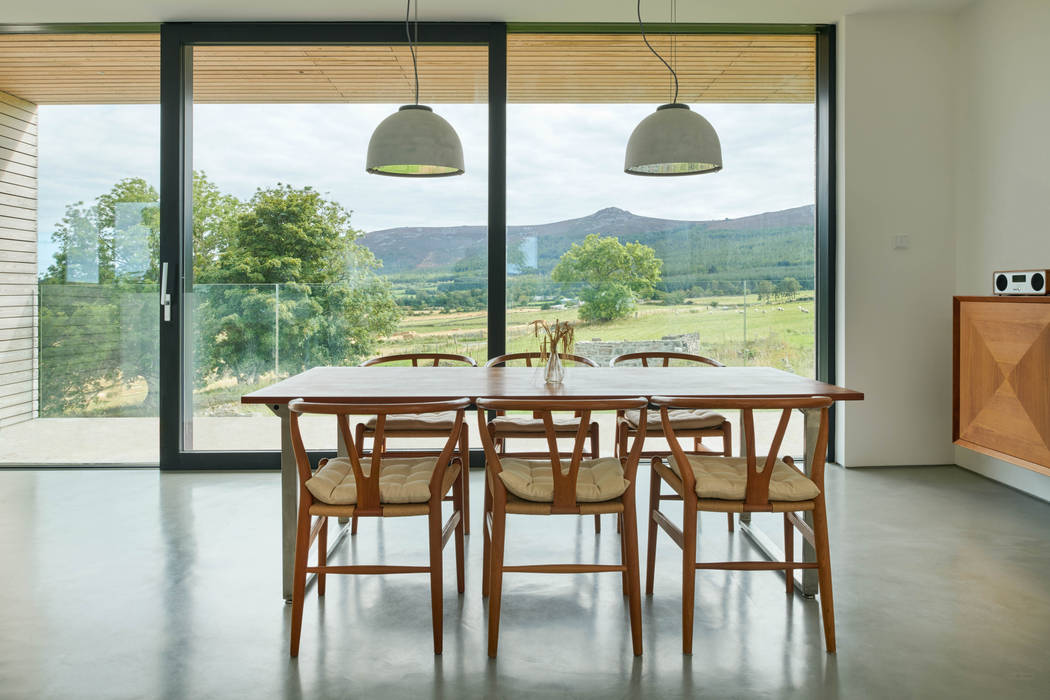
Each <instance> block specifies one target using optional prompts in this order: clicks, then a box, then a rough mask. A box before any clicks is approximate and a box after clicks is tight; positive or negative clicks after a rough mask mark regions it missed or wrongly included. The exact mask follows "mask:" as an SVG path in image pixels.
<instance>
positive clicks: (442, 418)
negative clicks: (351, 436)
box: [365, 411, 456, 431]
mask: <svg viewBox="0 0 1050 700" xmlns="http://www.w3.org/2000/svg"><path fill="white" fill-rule="evenodd" d="M377 420H378V419H377V418H376V417H375V416H372V417H371V418H369V419H368V420H367V421H366V422H365V428H367V429H368V430H370V431H372V430H375V429H376V422H377ZM455 424H456V412H455V411H438V412H437V413H401V414H395V415H390V416H387V417H386V427H384V428H383V430H384V431H386V430H408V431H411V430H446V431H451V430H452V426H453V425H455Z"/></svg>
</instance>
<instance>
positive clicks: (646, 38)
mask: <svg viewBox="0 0 1050 700" xmlns="http://www.w3.org/2000/svg"><path fill="white" fill-rule="evenodd" d="M409 2H411V0H409ZM638 29H639V30H640V31H641V33H642V41H644V42H645V45H646V46H648V47H649V50H650V51H652V52H653V55H654V56H656V57H657V58H659V59H660V62H661V63H663V64H664V65H665V66H667V70H669V71H671V76H672V77H673V78H674V99H673V100H671V102H672V103H675V102H678V74H677V73H675V72H674V68H672V67H671V64H670V63H668V62H667V61H665V60H664V57H663V56H661V55H660V54H658V53H657V52H656V49H654V48H653V45H652V44H650V43H649V39H648V37H646V36H645V25H644V24H642V0H638Z"/></svg>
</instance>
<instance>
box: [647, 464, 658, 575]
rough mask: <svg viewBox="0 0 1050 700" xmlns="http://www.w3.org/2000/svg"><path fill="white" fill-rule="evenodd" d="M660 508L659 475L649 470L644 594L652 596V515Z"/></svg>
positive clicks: (653, 552)
mask: <svg viewBox="0 0 1050 700" xmlns="http://www.w3.org/2000/svg"><path fill="white" fill-rule="evenodd" d="M659 508H660V475H659V474H657V473H656V470H655V469H652V468H651V467H650V469H649V517H648V518H647V519H646V520H647V521H648V523H649V537H648V540H647V542H646V547H645V594H646V595H652V594H653V579H654V578H655V577H656V521H655V520H653V513H655V512H656V511H657V510H658V509H659Z"/></svg>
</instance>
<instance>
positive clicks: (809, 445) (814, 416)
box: [801, 408, 821, 598]
mask: <svg viewBox="0 0 1050 700" xmlns="http://www.w3.org/2000/svg"><path fill="white" fill-rule="evenodd" d="M801 410H802V415H804V416H805V417H806V424H805V429H806V465H805V466H804V467H803V471H804V472H806V476H809V475H810V473H811V470H812V468H813V456H814V454H816V450H817V436H818V435H819V434H820V413H821V409H819V408H803V409H801ZM802 520H803V521H804V522H805V523H806V524H807V525H809V526H810V527H811V528H812V527H813V511H811V510H806V511H803V512H802ZM816 560H817V550H816V549H815V548H814V547H813V545H811V544H810V543H809V541H808V540H806V539H805V538H803V539H802V561H808V562H815V561H816ZM802 595H804V596H806V597H807V598H812V597H814V596H815V595H817V570H816V569H802Z"/></svg>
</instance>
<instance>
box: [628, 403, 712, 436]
mask: <svg viewBox="0 0 1050 700" xmlns="http://www.w3.org/2000/svg"><path fill="white" fill-rule="evenodd" d="M667 414H668V417H669V418H670V419H671V427H672V428H674V429H675V430H697V429H699V428H717V427H718V426H720V425H722V423H724V422H725V419H726V417H725V416H723V415H722V414H720V413H713V412H711V411H701V410H700V409H686V408H674V409H671V410H670V411H668V412H667ZM623 415H624V418H626V419H627V422H628V423H630V424H631V425H632V426H633V427H635V428H637V427H638V419H639V417H640V416H641V411H624V414H623ZM663 428H664V424H663V421H662V420H661V419H660V411H657V410H650V411H648V413H647V414H646V416H645V429H646V430H657V431H661V432H662V431H663Z"/></svg>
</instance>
